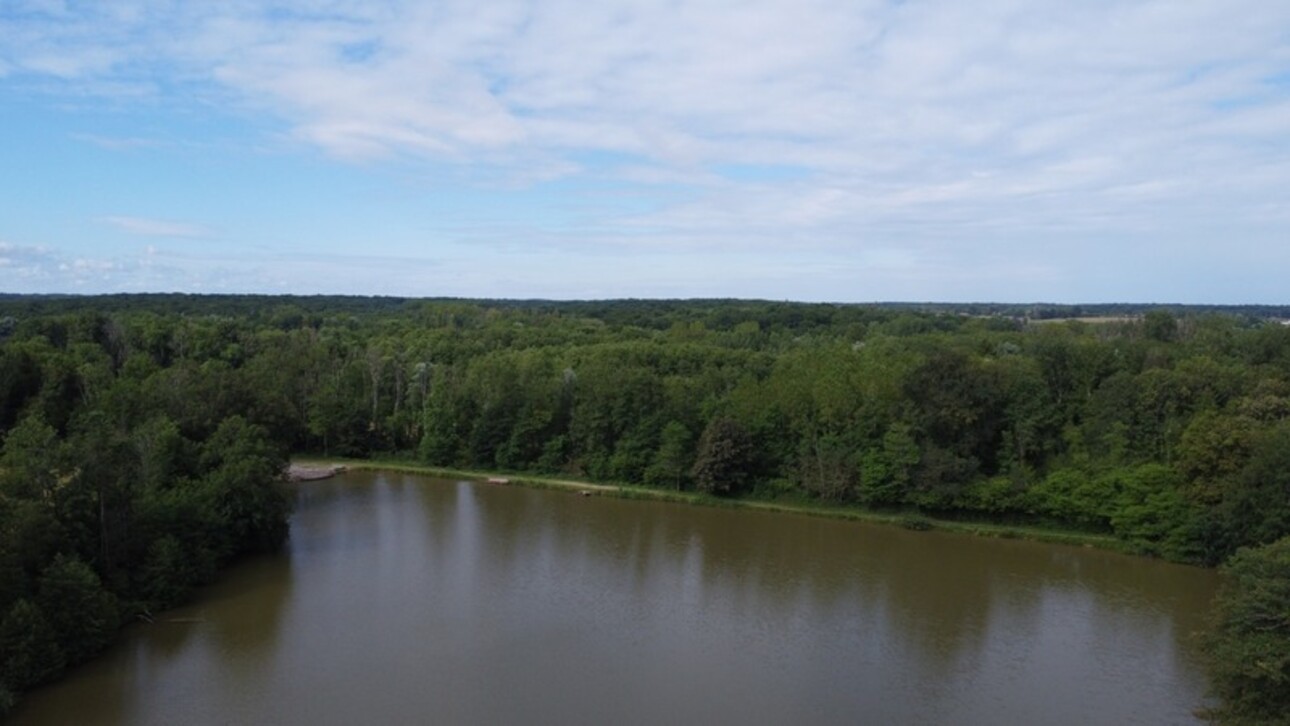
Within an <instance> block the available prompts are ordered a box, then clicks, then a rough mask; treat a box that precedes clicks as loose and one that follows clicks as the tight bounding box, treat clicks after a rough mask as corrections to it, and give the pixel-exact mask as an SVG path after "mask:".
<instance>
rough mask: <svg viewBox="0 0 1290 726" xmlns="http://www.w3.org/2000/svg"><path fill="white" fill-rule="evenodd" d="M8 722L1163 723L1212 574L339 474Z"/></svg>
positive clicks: (799, 521) (969, 540)
mask: <svg viewBox="0 0 1290 726" xmlns="http://www.w3.org/2000/svg"><path fill="white" fill-rule="evenodd" d="M297 492H298V503H297V507H296V511H295V514H294V515H293V518H292V529H291V539H290V542H289V545H288V547H287V549H286V550H285V551H284V552H283V553H282V554H281V555H279V556H275V557H266V558H261V559H256V560H252V561H249V562H246V563H244V564H241V565H238V566H237V567H235V568H233V569H231V570H229V571H228V572H227V573H225V575H224V576H223V577H222V578H221V580H220V582H219V583H218V584H217V585H215V586H212V587H209V588H206V589H204V590H203V591H201V593H200V595H199V596H198V598H197V599H196V600H195V601H194V603H193V604H192V605H190V606H187V607H184V608H180V609H178V610H174V611H170V612H168V613H165V614H163V615H162V616H161V617H160V619H159V622H157V623H156V624H153V625H140V626H135V627H132V628H131V629H130V630H129V631H128V633H127V635H126V637H124V638H123V639H122V641H121V642H120V643H119V644H117V645H116V646H114V647H113V648H112V649H110V650H109V651H108V652H107V653H105V654H104V655H102V656H101V657H99V658H98V659H96V660H94V661H93V662H91V663H89V664H86V665H84V666H82V667H80V668H77V669H76V670H74V671H73V672H71V673H70V674H69V675H68V677H66V678H65V679H63V680H61V681H59V682H58V683H56V684H53V685H51V686H49V687H46V688H43V689H40V690H38V691H36V692H34V693H31V694H28V695H27V696H26V697H25V698H24V699H23V702H22V705H21V706H20V707H19V709H18V710H17V712H16V713H14V714H13V717H12V721H13V723H15V724H23V725H27V724H166V725H167V726H173V725H174V724H181V725H183V726H202V725H204V724H256V723H266V724H267V723H272V724H360V723H370V724H420V723H441V724H458V723H460V724H519V723H536V724H608V723H613V724H674V723H706V724H717V723H743V724H790V723H791V724H843V723H861V722H863V723H874V724H1005V723H1007V724H1038V723H1043V724H1079V725H1081V726H1084V725H1085V724H1178V723H1189V722H1193V721H1194V720H1195V719H1194V717H1193V716H1192V715H1191V714H1192V711H1193V710H1194V709H1195V708H1196V707H1198V706H1200V705H1202V703H1203V702H1204V697H1205V689H1206V682H1205V676H1204V671H1203V669H1202V666H1201V663H1200V658H1199V653H1198V649H1197V647H1196V642H1195V634H1196V633H1197V632H1198V631H1200V630H1201V629H1202V628H1203V627H1204V624H1205V617H1206V614H1207V612H1208V609H1209V606H1210V601H1211V598H1212V597H1213V594H1214V592H1215V589H1216V587H1217V584H1218V576H1217V574H1216V573H1215V572H1213V571H1209V570H1203V569H1199V568H1192V567H1184V566H1179V565H1171V564H1166V563H1162V562H1158V561H1153V560H1148V559H1143V558H1135V557H1129V556H1125V555H1119V554H1115V553H1110V552H1103V551H1098V550H1092V549H1087V548H1078V547H1069V546H1059V545H1048V544H1040V543H1034V542H1024V541H1019V540H1003V539H986V538H978V537H972V536H969V535H959V534H950V533H943V532H934V531H933V532H913V531H908V530H904V529H901V528H898V527H891V526H882V525H875V524H866V523H856V522H846V521H839V520H830V519H822V518H813V517H807V516H800V515H792V514H782V513H769V512H758V511H750V510H735V509H721V508H707V507H695V506H687V505H682V504H670V503H664V502H649V501H631V500H619V499H612V498H607V497H581V496H577V495H576V494H574V493H571V492H564V491H544V490H534V489H523V488H517V487H509V486H498V485H489V484H481V483H471V482H456V481H445V480H437V479H431V478H427V477H420V476H413V475H403V474H388V473H369V472H351V473H348V474H344V475H342V476H340V477H338V478H336V479H331V480H327V481H319V482H309V483H305V484H301V485H299V486H298V488H297Z"/></svg>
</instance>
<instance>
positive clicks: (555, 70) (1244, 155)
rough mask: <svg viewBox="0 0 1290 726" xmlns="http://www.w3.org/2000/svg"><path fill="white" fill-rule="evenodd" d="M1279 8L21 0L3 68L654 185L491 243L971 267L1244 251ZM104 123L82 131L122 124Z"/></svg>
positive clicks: (1273, 156)
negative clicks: (997, 254)
mask: <svg viewBox="0 0 1290 726" xmlns="http://www.w3.org/2000/svg"><path fill="white" fill-rule="evenodd" d="M1287 28H1290V4H1288V3H1284V2H1267V1H1266V0H1230V1H1223V2H1220V1H1219V0H1192V1H1189V2H1161V1H1158V0H1123V1H1111V0H1094V1H1093V2H1087V3H1069V2H1057V1H1056V0H1049V1H1042V0H1041V1H1038V2H1017V1H1016V0H981V1H980V2H973V3H963V2H956V1H954V0H922V1H917V0H911V1H910V2H888V1H886V0H794V1H792V2H789V1H788V0H693V1H692V2H686V3H680V4H676V3H663V2H651V1H648V0H624V1H614V2H603V3H587V2H581V1H574V0H544V1H543V2H520V1H518V0H494V1H492V2H487V3H478V2H472V1H469V0H443V1H441V2H422V1H420V0H401V1H395V2H389V3H379V4H373V3H367V2H360V1H359V0H313V1H311V2H285V1H276V2H261V1H258V0H230V1H229V2H221V3H180V2H167V1H160V2H157V1H149V2H144V1H143V0H139V1H137V2H129V1H126V0H122V1H121V2H114V3H87V4H71V5H67V4H62V3H30V2H29V3H23V4H21V9H20V10H19V11H15V12H10V13H7V14H6V13H4V12H3V11H0V37H2V38H4V39H5V40H3V41H0V75H2V74H3V73H4V72H5V68H6V67H7V68H8V72H9V77H11V78H12V77H19V76H24V74H25V75H27V76H31V77H41V78H61V79H65V81H66V83H67V84H68V85H67V88H68V89H69V92H76V93H82V92H86V91H89V92H93V91H94V89H109V88H110V89H114V92H119V89H120V88H122V87H125V88H129V89H133V92H136V93H153V94H157V95H165V94H167V93H171V91H167V90H164V89H169V88H175V87H179V88H183V89H184V90H185V92H184V93H179V94H175V95H174V96H172V97H169V98H167V99H166V100H167V102H169V103H183V102H191V101H190V99H197V101H196V102H195V103H198V104H202V108H203V109H205V108H208V106H207V105H205V104H210V103H211V101H212V99H215V100H217V101H218V102H219V105H220V106H221V107H223V108H227V109H229V110H230V112H231V113H235V114H245V115H246V116H247V117H251V118H257V119H258V118H262V117H263V116H265V115H267V116H268V117H269V118H272V119H274V120H275V121H276V122H277V123H279V124H282V125H283V126H284V127H285V129H286V130H287V132H288V133H287V136H288V137H290V138H293V139H295V140H297V141H298V142H302V143H304V144H306V145H310V146H313V147H316V148H318V149H321V150H323V151H324V152H326V153H327V154H330V155H332V156H334V157H337V158H339V159H342V160H346V161H362V162H367V163H380V162H382V161H384V160H390V159H394V160H398V161H400V162H410V163H411V164H412V165H414V166H415V165H418V164H420V165H425V166H427V167H434V168H436V169H438V168H440V167H442V166H443V165H447V166H449V167H452V168H454V169H456V170H458V176H459V177H460V178H462V179H464V180H466V181H467V182H471V183H475V184H480V185H492V186H500V187H506V186H508V185H510V186H520V187H523V186H525V185H534V184H541V183H543V182H544V181H548V180H551V179H558V178H565V179H572V180H576V181H577V182H579V183H581V184H582V185H584V186H587V187H594V186H596V185H597V184H600V183H602V182H612V183H621V184H627V185H631V186H633V187H634V188H636V189H638V190H648V191H645V192H643V193H644V194H646V195H649V202H650V203H646V204H641V205H637V206H634V207H629V206H627V205H623V206H615V205H613V204H610V203H599V202H601V201H602V200H599V199H598V200H591V201H588V199H587V198H585V197H584V199H583V201H584V202H588V205H589V207H590V208H591V209H592V211H589V212H588V213H587V214H585V215H584V216H583V217H582V218H581V219H582V220H583V221H581V222H579V223H578V224H579V225H580V226H575V228H572V229H563V230H558V231H556V232H551V233H546V232H544V230H542V229H540V226H539V225H534V226H532V227H529V228H527V229H518V230H517V229H505V230H502V231H499V232H498V233H497V234H496V235H495V236H494V237H493V238H490V239H491V241H492V242H493V243H494V244H501V243H502V241H504V240H505V241H506V242H507V243H508V244H513V242H512V241H511V240H514V239H517V238H519V239H523V240H525V243H528V244H538V245H550V246H553V247H554V246H560V245H564V246H569V245H573V246H577V245H582V246H584V247H586V248H604V249H613V250H624V249H641V247H640V246H641V245H642V244H644V240H648V243H649V244H650V245H652V247H651V248H659V247H670V248H673V249H683V248H684V249H689V248H694V247H701V248H704V249H707V250H717V251H722V250H724V251H728V250H736V249H738V250H757V249H764V250H772V249H775V248H776V247H777V246H782V245H784V244H786V241H787V243H789V244H793V245H798V246H803V247H809V248H813V249H826V250H832V251H834V252H835V253H838V254H841V253H845V252H852V253H854V254H855V259H859V260H868V261H872V260H873V259H876V257H874V255H880V252H881V251H882V250H889V249H894V248H895V247H896V246H898V245H906V246H908V247H909V248H911V249H913V250H914V251H915V253H916V259H918V260H921V261H922V262H921V264H922V265H923V266H924V267H923V269H930V268H928V267H927V264H928V262H927V260H931V259H955V260H959V261H961V262H962V264H964V265H967V266H968V270H967V274H972V272H973V271H975V272H976V273H977V274H981V275H985V274H987V273H989V272H990V269H993V268H990V269H987V265H988V264H991V263H989V262H977V263H974V262H973V256H972V255H970V254H966V253H964V252H962V251H960V250H958V248H959V247H970V246H972V245H982V244H985V245H988V244H994V242H992V240H998V239H1004V240H1017V239H1023V238H1031V239H1034V240H1037V241H1038V242H1037V244H1038V245H1039V246H1041V247H1042V246H1043V244H1044V241H1046V240H1051V239H1054V237H1053V235H1058V236H1059V237H1060V238H1061V239H1062V240H1063V243H1064V244H1071V243H1072V242H1071V240H1076V239H1079V240H1092V239H1099V238H1103V237H1105V238H1107V239H1114V240H1116V241H1115V242H1111V244H1121V245H1122V244H1125V242H1126V240H1127V241H1132V240H1138V241H1137V242H1136V244H1138V245H1140V246H1141V245H1150V244H1164V243H1166V242H1167V241H1168V240H1170V239H1173V238H1187V237H1188V236H1189V235H1195V234H1196V228H1197V222H1198V221H1203V220H1210V226H1211V227H1212V226H1214V225H1215V224H1217V222H1215V220H1234V222H1233V226H1234V229H1233V232H1232V234H1233V235H1236V234H1237V233H1242V234H1244V237H1243V238H1242V239H1241V240H1237V241H1234V242H1232V243H1231V244H1235V245H1242V244H1243V245H1246V246H1247V247H1249V248H1251V249H1253V248H1255V247H1257V246H1258V245H1261V244H1267V243H1268V241H1269V240H1271V239H1274V238H1278V237H1279V238H1280V239H1282V240H1284V238H1285V231H1286V227H1285V225H1286V218H1285V212H1284V209H1285V208H1286V206H1287V205H1286V204H1285V201H1286V200H1285V192H1284V190H1285V189H1287V188H1290V146H1288V145H1287V142H1286V138H1287V132H1288V130H1290V83H1287V81H1286V79H1287V78H1290V36H1287V34H1286V31H1287ZM113 138H115V137H111V136H103V137H97V136H94V135H92V134H87V135H86V136H85V137H84V140H88V141H90V142H91V143H100V145H105V146H109V145H111V144H112V143H117V144H118V146H128V145H129V144H130V143H131V139H129V138H128V137H123V138H121V139H118V140H117V141H116V142H113V141H112V139H113ZM725 165H764V166H767V167H781V168H791V169H793V170H795V173H794V174H792V175H790V177H789V178H785V179H764V178H739V177H738V176H737V175H731V174H729V173H726V172H724V171H723V170H722V167H723V166H725ZM103 221H104V222H107V223H109V224H112V225H114V226H116V227H118V228H120V229H123V230H125V231H127V232H130V233H132V234H141V235H160V236H178V237H192V236H203V235H207V234H209V231H208V230H205V229H204V228H201V227H198V226H195V225H189V224H186V223H181V222H167V221H162V220H147V219H140V218H133V217H112V218H104V220H103ZM955 230H956V232H952V231H955ZM1061 235H1065V236H1064V237H1061ZM485 238H487V235H475V239H485ZM980 257H981V259H987V258H988V257H989V256H980ZM866 264H870V263H869V262H866ZM994 264H997V261H996V262H995V263H994ZM1026 264H1030V265H1031V267H1030V268H1025V267H1024V265H1021V263H1018V264H1017V265H1014V268H1015V269H1016V270H1019V271H1020V270H1024V269H1031V270H1034V269H1040V268H1039V267H1036V265H1038V266H1042V265H1044V264H1046V263H1045V261H1044V260H1043V259H1042V258H1036V259H1034V260H1031V261H1030V262H1029V263H1026ZM1043 269H1048V268H1047V267H1043ZM1018 274H1024V273H1023V272H1018Z"/></svg>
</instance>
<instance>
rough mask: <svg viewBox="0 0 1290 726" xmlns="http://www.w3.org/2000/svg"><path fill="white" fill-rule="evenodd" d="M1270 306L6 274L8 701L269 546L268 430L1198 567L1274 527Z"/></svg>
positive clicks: (1283, 336)
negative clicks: (309, 287)
mask: <svg viewBox="0 0 1290 726" xmlns="http://www.w3.org/2000/svg"><path fill="white" fill-rule="evenodd" d="M1088 316H1092V317H1091V319H1090V321H1082V320H1079V319H1075V318H1079V317H1088ZM1287 316H1290V310H1286V309H1283V308H1273V307H1249V308H1198V307H1191V308H1189V307H1180V306H1174V307H1150V308H1144V307H1142V306H1129V305H1110V306H1081V307H1063V306H1054V305H1041V306H1012V305H987V304H982V305H961V306H946V305H912V304H900V305H895V304H892V305H827V304H798V303H779V302H764V301H732V300H699V301H646V300H623V301H604V302H550V301H461V300H405V299H398V298H340V297H313V298H311V297H291V298H286V297H256V296H241V297H238V296H235V297H219V296H210V297H203V296H191V295H147V296H106V297H85V298H82V297H32V296H0V436H3V453H2V455H0V654H3V658H2V661H3V662H0V678H2V679H3V684H4V685H3V686H0V712H3V708H4V704H5V702H6V701H10V700H11V699H12V694H13V693H17V692H20V691H22V690H23V689H26V688H28V687H29V686H31V685H33V684H35V683H38V682H40V681H41V680H44V679H46V678H48V677H50V676H51V675H52V674H55V673H57V672H58V671H60V670H61V669H62V668H63V667H65V666H66V665H68V664H71V663H75V662H77V661H79V660H82V659H84V658H85V657H87V656H88V655H90V654H92V653H93V652H94V651H96V650H97V649H99V648H101V647H102V645H103V644H104V643H106V642H107V641H108V640H109V639H110V638H111V637H112V635H113V633H115V631H116V629H117V627H118V626H119V624H120V623H121V622H123V621H126V620H129V619H135V618H140V617H142V618H147V617H148V616H149V614H150V613H152V612H154V611H155V610H157V609H159V608H164V607H166V606H168V605H170V604H173V603H175V602H178V601H180V600H181V599H182V598H183V597H184V594H185V593H186V592H187V591H188V590H190V589H191V588H192V587H193V586H195V585H197V584H200V583H202V582H205V581H207V580H209V579H210V578H211V577H212V576H213V574H214V573H215V572H216V571H217V570H218V568H219V567H220V566H221V565H222V564H223V563H225V562H228V561H229V560H231V559H232V558H234V557H237V556H238V555H240V554H243V553H246V552H255V551H264V550H271V549H273V548H275V547H277V546H279V545H280V544H281V543H282V541H283V539H284V537H285V536H286V507H287V504H286V498H285V496H284V494H283V493H282V491H281V490H280V489H278V488H277V487H275V486H274V482H275V481H276V480H277V479H279V478H280V472H281V471H282V468H283V465H284V462H285V457H286V455H287V453H288V452H311V453H319V454H328V455H336V456H347V457H378V456H379V457H404V458H409V459H416V460H419V461H421V462H424V463H427V464H433V465H437V466H445V467H459V468H470V469H479V470H496V471H510V472H531V473H544V474H558V475H561V476H570V477H585V478H588V479H593V480H600V481H612V482H625V483H633V484H642V485H646V486H652V487H659V488H667V489H679V490H696V491H700V492H707V493H709V494H713V495H718V496H753V497H762V498H775V499H788V500H818V501H822V502H829V503H835V504H839V505H843V504H853V505H856V506H862V507H867V508H871V509H888V510H893V511H917V512H924V513H928V514H933V515H936V516H939V517H959V518H979V519H985V520H991V521H1005V522H1013V523H1026V524H1035V525H1042V526H1052V527H1061V528H1069V529H1076V530H1082V531H1088V532H1097V533H1105V534H1110V535H1113V536H1115V537H1117V538H1119V539H1121V540H1122V541H1123V542H1124V543H1126V545H1127V546H1130V547H1132V548H1134V549H1136V550H1137V551H1140V552H1142V553H1146V554H1152V555H1156V556H1160V557H1165V558H1169V559H1172V560H1178V561H1183V562H1191V563H1197V564H1206V565H1214V564H1219V563H1221V562H1223V561H1225V560H1226V559H1227V558H1228V557H1229V556H1231V555H1232V554H1233V553H1235V552H1237V550H1238V549H1240V548H1242V547H1247V546H1253V545H1262V544H1267V543H1271V542H1273V541H1275V540H1277V539H1278V538H1281V537H1283V536H1285V535H1287V534H1290V327H1286V326H1285V325H1283V324H1282V323H1281V321H1280V318H1283V317H1287Z"/></svg>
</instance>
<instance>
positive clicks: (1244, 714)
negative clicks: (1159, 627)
mask: <svg viewBox="0 0 1290 726" xmlns="http://www.w3.org/2000/svg"><path fill="white" fill-rule="evenodd" d="M1224 570H1225V571H1226V574H1227V576H1228V581H1227V583H1226V585H1225V587H1224V590H1223V592H1222V593H1221V594H1220V596H1219V599H1218V603H1217V608H1216V614H1215V621H1216V627H1215V630H1214V633H1213V635H1212V636H1211V637H1210V639H1209V642H1208V651H1209V660H1210V676H1211V679H1212V682H1213V688H1214V692H1215V694H1216V695H1217V696H1218V697H1219V698H1220V699H1221V703H1220V705H1219V706H1217V707H1216V708H1215V709H1213V710H1212V711H1211V712H1210V713H1209V714H1208V715H1209V716H1210V718H1212V719H1213V720H1215V721H1218V722H1220V723H1224V724H1290V537H1285V538H1282V539H1280V540H1278V541H1276V542H1275V543H1272V544H1269V545H1264V546H1263V547H1258V548H1247V549H1242V550H1241V551H1239V552H1238V553H1237V554H1236V555H1235V556H1234V557H1232V558H1231V560H1229V561H1228V563H1227V565H1226V566H1225V567H1224Z"/></svg>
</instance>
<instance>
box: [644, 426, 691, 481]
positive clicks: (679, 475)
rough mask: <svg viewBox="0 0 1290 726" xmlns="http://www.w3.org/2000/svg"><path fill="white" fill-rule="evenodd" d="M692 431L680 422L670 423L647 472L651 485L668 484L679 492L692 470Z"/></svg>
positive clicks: (660, 436)
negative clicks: (683, 481) (689, 470)
mask: <svg viewBox="0 0 1290 726" xmlns="http://www.w3.org/2000/svg"><path fill="white" fill-rule="evenodd" d="M690 440H691V439H690V430H689V429H688V428H686V427H685V424H683V423H681V422H680V421H669V422H668V424H667V425H666V426H664V427H663V431H662V433H660V434H659V445H658V451H657V452H655V453H654V461H653V463H651V464H650V466H649V469H647V470H646V471H645V478H646V480H647V481H648V482H649V483H650V484H666V485H668V486H671V487H674V488H675V489H677V490H678V491H679V490H680V489H681V482H682V480H683V479H684V478H685V475H686V472H687V470H688V469H689V468H690Z"/></svg>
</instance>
